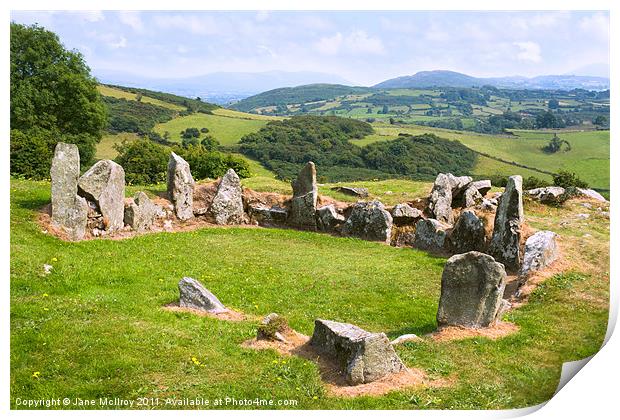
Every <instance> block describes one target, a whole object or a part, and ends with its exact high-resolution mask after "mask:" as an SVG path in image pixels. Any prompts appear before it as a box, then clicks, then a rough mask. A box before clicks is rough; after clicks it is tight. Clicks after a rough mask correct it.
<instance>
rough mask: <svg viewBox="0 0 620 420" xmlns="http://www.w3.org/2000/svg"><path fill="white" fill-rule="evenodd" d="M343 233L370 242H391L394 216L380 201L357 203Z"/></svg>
mask: <svg viewBox="0 0 620 420" xmlns="http://www.w3.org/2000/svg"><path fill="white" fill-rule="evenodd" d="M342 233H343V234H344V235H347V236H357V237H358V238H362V239H366V240H369V241H382V242H389V241H390V237H391V235H392V215H390V213H389V212H388V211H387V210H385V207H384V206H383V204H382V203H381V202H380V201H378V200H374V201H370V202H359V203H356V204H355V205H354V206H353V211H352V212H351V215H350V216H349V218H348V219H347V221H346V222H345V224H344V226H343V228H342Z"/></svg>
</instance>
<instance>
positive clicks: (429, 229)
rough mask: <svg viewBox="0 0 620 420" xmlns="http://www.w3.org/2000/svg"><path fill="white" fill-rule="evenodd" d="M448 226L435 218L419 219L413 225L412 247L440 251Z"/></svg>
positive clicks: (442, 247)
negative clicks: (413, 237)
mask: <svg viewBox="0 0 620 420" xmlns="http://www.w3.org/2000/svg"><path fill="white" fill-rule="evenodd" d="M447 229H448V226H446V225H445V224H442V223H440V222H439V221H437V220H435V219H421V220H418V223H416V225H415V239H414V241H413V247H414V248H418V249H423V250H427V251H435V252H437V251H442V250H443V249H444V245H445V241H446V230H447Z"/></svg>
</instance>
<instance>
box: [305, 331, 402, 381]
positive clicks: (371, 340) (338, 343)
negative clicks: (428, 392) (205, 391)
mask: <svg viewBox="0 0 620 420" xmlns="http://www.w3.org/2000/svg"><path fill="white" fill-rule="evenodd" d="M310 345H311V346H312V347H314V348H315V349H316V350H317V351H318V352H319V353H322V354H324V355H326V356H327V357H329V358H330V359H332V360H333V361H334V362H335V363H336V364H337V365H338V367H339V368H340V369H341V370H342V371H343V372H344V375H345V379H346V381H347V382H348V383H349V384H350V385H358V384H365V383H369V382H373V381H376V380H378V379H381V378H382V377H384V376H385V375H387V374H389V373H396V372H400V371H402V370H405V369H406V367H405V365H404V364H403V362H402V361H401V360H400V358H399V357H398V355H397V354H396V352H395V351H394V348H393V347H392V344H391V343H390V340H389V339H388V338H387V336H386V335H385V334H384V333H370V332H368V331H365V330H363V329H361V328H359V327H356V326H355V325H351V324H345V323H342V322H334V321H326V320H322V319H317V320H315V321H314V333H313V334H312V338H311V339H310Z"/></svg>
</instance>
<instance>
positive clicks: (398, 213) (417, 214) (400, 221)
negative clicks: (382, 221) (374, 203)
mask: <svg viewBox="0 0 620 420" xmlns="http://www.w3.org/2000/svg"><path fill="white" fill-rule="evenodd" d="M421 217H422V212H421V211H420V210H418V209H416V208H415V207H411V206H410V205H409V204H407V203H403V204H397V205H395V206H394V208H393V209H392V220H393V221H394V223H395V224H397V225H408V224H411V223H413V222H415V221H416V220H418V219H419V218H421Z"/></svg>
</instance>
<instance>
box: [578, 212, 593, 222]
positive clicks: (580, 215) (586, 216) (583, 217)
mask: <svg viewBox="0 0 620 420" xmlns="http://www.w3.org/2000/svg"><path fill="white" fill-rule="evenodd" d="M576 217H577V219H579V220H586V219H589V218H590V215H589V214H588V213H578V214H577V215H576Z"/></svg>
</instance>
